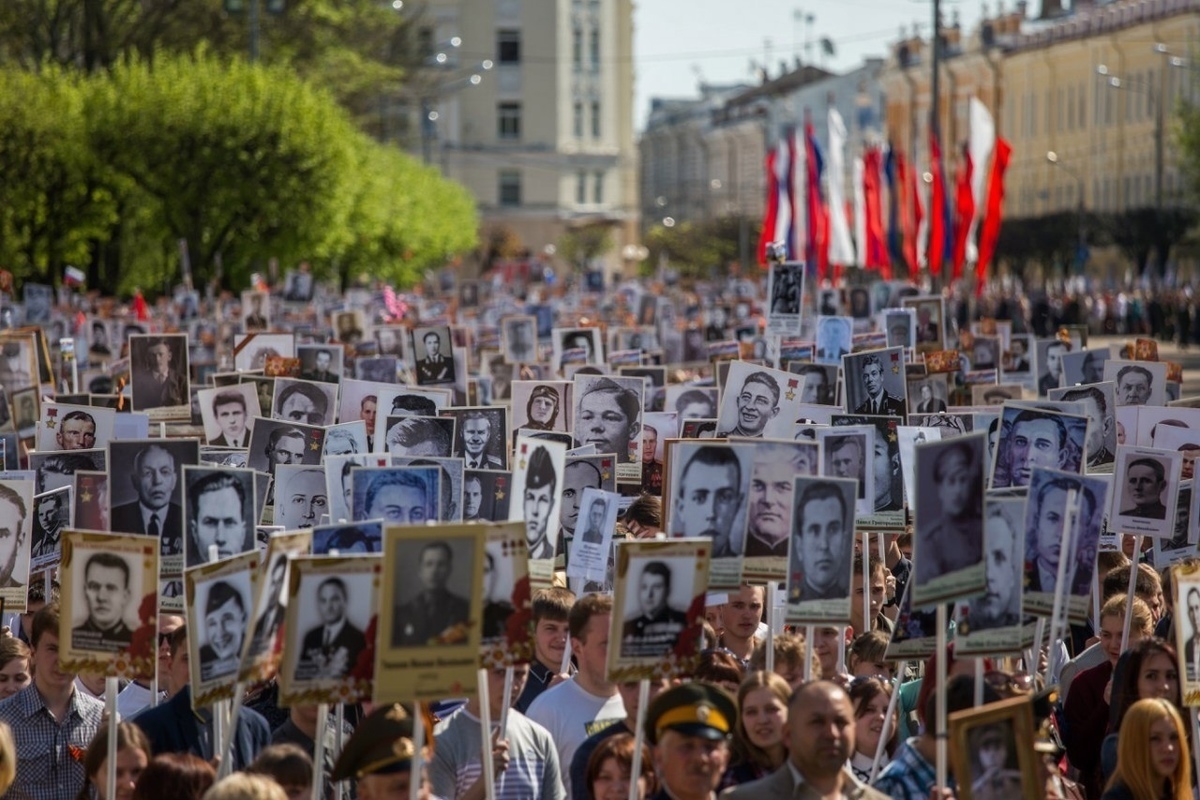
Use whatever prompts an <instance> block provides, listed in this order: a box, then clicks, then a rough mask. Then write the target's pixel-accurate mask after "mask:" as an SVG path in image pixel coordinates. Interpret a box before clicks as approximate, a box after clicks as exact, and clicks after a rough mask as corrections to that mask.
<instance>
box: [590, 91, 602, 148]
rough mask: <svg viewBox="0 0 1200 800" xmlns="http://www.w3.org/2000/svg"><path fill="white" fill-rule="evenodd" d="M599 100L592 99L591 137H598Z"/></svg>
mask: <svg viewBox="0 0 1200 800" xmlns="http://www.w3.org/2000/svg"><path fill="white" fill-rule="evenodd" d="M600 129H601V128H600V101H599V100H593V101H592V138H593V139H599V138H600Z"/></svg>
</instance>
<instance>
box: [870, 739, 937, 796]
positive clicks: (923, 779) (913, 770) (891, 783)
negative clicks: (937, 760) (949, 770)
mask: <svg viewBox="0 0 1200 800" xmlns="http://www.w3.org/2000/svg"><path fill="white" fill-rule="evenodd" d="M936 783H937V771H936V770H935V769H934V766H933V764H930V763H929V762H928V761H926V760H925V757H924V756H923V755H921V754H920V753H918V752H917V737H915V736H914V737H912V738H911V739H908V740H906V741H905V742H904V744H902V745H900V747H899V749H897V750H896V757H895V758H893V759H892V763H890V764H888V765H887V766H886V767H884V768H883V772H881V773H879V777H877V778H876V779H875V783H873V784H872V787H873V788H875V789H878V790H879V791H881V792H883V793H884V794H887V795H891V797H892V800H929V792H930V791H932V789H933V786H934V784H936Z"/></svg>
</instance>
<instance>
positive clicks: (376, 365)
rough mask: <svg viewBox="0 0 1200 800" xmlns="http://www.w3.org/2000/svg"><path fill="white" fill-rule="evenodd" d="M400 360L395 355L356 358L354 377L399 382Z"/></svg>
mask: <svg viewBox="0 0 1200 800" xmlns="http://www.w3.org/2000/svg"><path fill="white" fill-rule="evenodd" d="M399 373H400V361H399V360H398V359H397V358H396V357H395V356H371V357H363V356H360V357H359V358H356V359H354V377H355V378H356V379H358V380H360V381H369V382H371V383H397V382H398V380H397V376H398V375H399Z"/></svg>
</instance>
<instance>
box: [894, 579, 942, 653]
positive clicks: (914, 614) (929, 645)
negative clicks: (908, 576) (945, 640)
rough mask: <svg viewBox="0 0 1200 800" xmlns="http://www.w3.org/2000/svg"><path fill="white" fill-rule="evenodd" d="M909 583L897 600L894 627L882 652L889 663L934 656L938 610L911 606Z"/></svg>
mask: <svg viewBox="0 0 1200 800" xmlns="http://www.w3.org/2000/svg"><path fill="white" fill-rule="evenodd" d="M911 592H912V582H911V581H910V582H909V583H908V585H907V586H905V588H904V594H903V595H901V597H900V610H899V613H898V614H897V615H896V626H895V627H894V628H893V629H892V636H891V638H890V639H889V640H888V646H887V650H886V651H885V652H884V655H885V657H886V658H887V659H888V660H889V661H910V660H914V659H925V658H928V657H929V656H931V655H933V654H934V653H936V652H937V649H938V648H937V609H936V608H929V609H925V608H918V607H915V606H913V604H912V599H911V598H910V597H909V594H910V593H911Z"/></svg>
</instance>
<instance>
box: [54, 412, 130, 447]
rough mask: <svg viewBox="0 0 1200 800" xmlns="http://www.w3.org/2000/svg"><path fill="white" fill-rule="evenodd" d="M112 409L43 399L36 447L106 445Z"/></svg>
mask: <svg viewBox="0 0 1200 800" xmlns="http://www.w3.org/2000/svg"><path fill="white" fill-rule="evenodd" d="M116 413H117V412H115V411H113V410H112V409H108V408H93V407H92V406H87V405H84V406H76V405H66V404H60V403H46V404H45V405H44V406H43V408H42V425H41V430H40V431H39V432H38V449H39V450H92V449H95V448H101V447H105V446H107V445H108V442H109V440H110V439H112V435H113V426H114V423H115V417H116Z"/></svg>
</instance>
